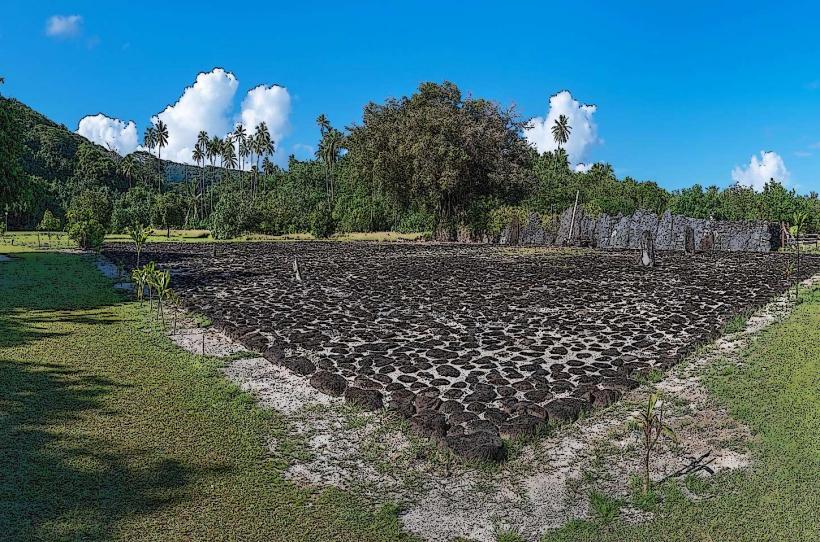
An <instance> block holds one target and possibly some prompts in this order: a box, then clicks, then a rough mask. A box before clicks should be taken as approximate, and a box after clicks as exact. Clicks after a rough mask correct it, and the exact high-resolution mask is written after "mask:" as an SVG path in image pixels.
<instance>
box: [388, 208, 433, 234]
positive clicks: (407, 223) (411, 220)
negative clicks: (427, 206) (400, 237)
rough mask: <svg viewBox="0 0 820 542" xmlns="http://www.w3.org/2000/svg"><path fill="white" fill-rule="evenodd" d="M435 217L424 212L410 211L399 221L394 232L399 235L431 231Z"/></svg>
mask: <svg viewBox="0 0 820 542" xmlns="http://www.w3.org/2000/svg"><path fill="white" fill-rule="evenodd" d="M434 221H435V217H433V215H431V214H430V213H428V212H425V211H410V212H409V213H407V214H406V215H404V216H403V217H402V218H401V220H400V221H399V225H398V226H397V227H396V230H397V231H399V232H401V233H416V232H427V231H433V222H434Z"/></svg>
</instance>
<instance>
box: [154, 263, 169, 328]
mask: <svg viewBox="0 0 820 542" xmlns="http://www.w3.org/2000/svg"><path fill="white" fill-rule="evenodd" d="M153 279H154V280H153V283H154V290H156V292H157V315H158V316H159V318H160V319H161V320H162V323H163V325H164V324H165V311H164V309H163V305H162V302H163V301H164V300H165V299H166V298H167V296H168V292H169V291H170V289H171V288H170V286H171V273H170V272H169V271H159V270H157V271H155V272H154V277H153Z"/></svg>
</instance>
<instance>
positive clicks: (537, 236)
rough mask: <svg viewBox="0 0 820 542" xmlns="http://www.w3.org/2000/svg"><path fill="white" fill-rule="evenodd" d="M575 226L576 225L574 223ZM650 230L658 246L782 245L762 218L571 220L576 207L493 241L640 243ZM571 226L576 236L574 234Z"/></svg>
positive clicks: (643, 215) (639, 215)
mask: <svg viewBox="0 0 820 542" xmlns="http://www.w3.org/2000/svg"><path fill="white" fill-rule="evenodd" d="M571 226H572V227H571ZM646 230H649V231H651V232H652V234H653V236H654V237H655V243H656V248H657V249H658V250H680V251H683V250H687V232H688V231H690V232H691V241H692V244H691V249H692V252H694V251H695V250H696V249H699V250H702V251H711V250H718V251H733V252H734V251H741V252H742V251H748V252H770V251H773V250H776V249H778V248H780V236H779V235H778V231H779V226H778V225H777V224H776V223H770V222H763V221H731V220H709V219H701V218H687V217H683V216H674V215H672V214H671V213H670V212H669V211H667V212H666V213H664V214H663V215H661V216H658V215H656V214H655V213H653V212H651V211H645V210H639V211H636V212H635V213H634V214H632V215H630V216H621V215H618V216H610V215H606V214H602V215H598V216H590V215H587V214H586V213H585V212H584V211H583V209H580V208H579V209H578V211H577V212H576V215H575V221H574V224H573V222H572V208H569V209H567V210H565V211H564V212H563V213H561V215H560V216H558V217H557V219H556V220H552V221H551V220H546V221H545V220H542V218H541V217H539V216H538V215H537V214H535V213H532V214H530V216H529V218H528V221H527V223H526V225H523V226H522V225H518V224H511V225H509V226H507V227H506V228H504V229H503V230H502V231H501V233H500V234H499V235H498V236H496V237H495V238H494V239H491V241H494V242H497V243H500V244H506V245H584V246H591V247H597V248H629V249H637V248H640V242H641V234H642V233H643V232H644V231H646ZM570 231H572V236H571V237H570Z"/></svg>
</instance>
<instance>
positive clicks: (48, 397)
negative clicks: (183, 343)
mask: <svg viewBox="0 0 820 542" xmlns="http://www.w3.org/2000/svg"><path fill="white" fill-rule="evenodd" d="M6 248H7V247H0V252H4V251H5V252H8V251H7V250H5V249H6ZM14 257H15V259H14V260H13V261H11V262H3V263H0V533H2V534H0V539H2V540H4V541H5V540H10V541H14V540H20V541H22V540H26V541H28V540H163V541H164V540H277V541H280V540H281V541H290V540H293V541H299V540H305V541H314V540H345V541H347V540H384V541H388V540H389V541H392V540H406V539H408V538H409V537H408V536H407V535H404V534H403V533H401V531H400V528H399V524H398V520H397V510H398V509H397V508H396V507H395V506H391V505H389V504H388V505H383V504H384V503H381V504H379V503H371V502H367V501H364V500H360V499H358V498H356V497H353V496H351V495H350V494H347V493H344V492H341V491H338V490H333V489H327V490H320V489H311V488H304V487H299V486H297V485H295V484H293V483H290V482H288V481H286V480H284V479H283V476H282V472H283V470H284V468H286V465H287V464H288V460H289V458H290V456H291V454H294V453H295V450H298V443H297V442H294V441H292V440H291V439H290V437H288V431H287V427H286V426H285V422H284V421H283V420H282V419H281V418H279V417H278V416H277V415H276V414H275V413H273V412H271V411H266V410H262V409H259V408H257V407H255V406H254V402H253V400H252V398H251V397H250V396H248V395H247V394H244V393H241V392H240V391H239V390H238V389H237V388H236V387H235V386H233V385H231V384H229V383H228V382H227V381H226V380H224V379H223V378H222V377H221V375H220V373H219V372H218V362H217V361H216V360H213V359H210V358H203V357H200V356H196V355H191V354H188V353H186V352H184V351H181V350H180V349H178V348H176V347H175V346H173V345H172V344H171V343H170V341H169V340H168V339H167V337H165V336H164V335H162V334H161V333H158V332H155V331H152V326H150V325H148V320H147V318H148V316H147V314H146V310H145V309H144V308H141V307H140V306H139V305H138V304H136V303H134V302H130V301H127V300H125V299H123V298H122V297H120V295H119V294H117V293H115V292H114V291H113V289H112V288H111V284H110V282H109V281H108V280H106V279H105V278H103V277H102V276H101V275H100V274H99V273H98V272H97V271H96V270H95V269H94V266H93V263H92V262H93V260H92V258H91V257H90V256H85V255H75V254H60V253H48V252H19V251H17V252H15V254H14ZM268 435H272V436H274V437H275V438H276V439H277V440H278V446H277V449H276V452H275V453H273V454H271V453H269V452H268V451H267V449H266V448H265V447H264V446H263V442H265V438H266V436H268Z"/></svg>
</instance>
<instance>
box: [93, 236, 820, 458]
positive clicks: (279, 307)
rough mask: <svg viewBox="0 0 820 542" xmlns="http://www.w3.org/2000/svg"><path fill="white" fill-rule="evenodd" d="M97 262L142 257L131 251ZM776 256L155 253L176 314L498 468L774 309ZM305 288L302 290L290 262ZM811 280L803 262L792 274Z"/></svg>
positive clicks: (436, 248)
mask: <svg viewBox="0 0 820 542" xmlns="http://www.w3.org/2000/svg"><path fill="white" fill-rule="evenodd" d="M103 253H104V255H106V256H107V257H108V258H110V259H111V260H113V261H121V262H123V263H124V264H125V267H126V268H130V267H131V266H133V265H134V263H135V257H134V251H133V246H132V245H130V244H125V243H111V244H108V245H106V246H105V247H104V250H103ZM792 258H793V257H792V256H791V255H786V254H774V253H772V254H751V253H703V254H696V255H694V256H689V255H686V254H683V253H676V252H675V253H673V252H660V253H659V264H658V266H657V267H655V268H643V267H640V266H639V265H637V264H636V253H635V252H634V251H564V250H558V249H531V248H530V249H512V248H501V247H494V246H470V245H423V244H368V243H335V242H327V243H317V242H308V243H236V244H232V243H225V244H222V243H220V244H217V245H216V255H214V253H213V245H205V244H174V243H156V244H151V245H149V246H147V247H146V248H145V249H144V250H143V254H142V257H141V261H142V262H147V261H155V262H157V264H158V265H159V266H160V267H163V268H167V269H170V270H171V271H172V276H173V279H172V286H173V288H174V290H175V291H176V292H177V293H178V294H179V295H180V296H181V298H182V299H183V302H184V305H185V307H186V309H188V310H189V311H191V312H193V313H200V314H203V315H205V316H207V317H209V318H210V319H211V320H212V322H213V325H214V326H215V327H217V328H218V329H220V330H222V331H223V332H224V333H225V334H226V335H227V336H228V337H230V338H232V339H235V340H237V341H238V342H240V343H241V344H242V345H243V346H245V347H246V348H248V349H249V350H252V351H256V352H259V353H261V354H262V355H263V356H264V358H265V359H267V360H268V361H270V362H271V363H273V364H275V365H277V366H282V367H284V368H286V369H287V370H289V371H290V372H291V373H293V374H295V375H299V377H300V378H303V379H305V381H307V382H309V383H310V385H311V386H313V387H314V388H316V389H317V390H319V391H321V392H323V393H325V394H327V395H329V396H334V397H343V398H344V400H346V401H347V402H350V403H353V404H355V405H358V406H360V407H362V408H364V409H366V410H378V409H381V408H383V407H386V408H388V409H391V410H393V411H396V412H398V413H399V414H401V415H402V416H404V417H406V418H408V419H409V422H410V425H411V427H412V428H413V429H414V430H416V431H417V432H419V433H420V434H422V435H425V436H430V437H432V438H434V439H437V440H440V441H442V442H443V443H446V445H447V446H449V447H450V448H451V449H452V450H453V451H454V452H456V453H458V454H460V455H462V456H464V457H465V458H467V459H484V460H500V459H502V458H503V455H504V446H503V443H502V440H501V439H502V437H509V438H515V437H519V436H525V437H527V436H534V435H537V434H539V433H541V432H542V430H543V429H544V428H546V427H547V424H554V423H566V422H572V421H575V420H576V419H577V418H578V417H579V416H581V415H582V414H584V413H585V412H588V411H589V410H590V409H592V408H594V407H602V406H606V405H609V404H611V403H612V402H614V401H617V400H618V399H619V398H620V397H621V395H623V394H624V393H625V392H627V391H628V390H630V389H632V388H635V387H636V386H637V385H638V380H639V379H640V378H641V377H642V376H644V375H646V374H647V373H649V372H650V371H652V370H653V369H658V370H661V371H664V370H666V369H668V368H670V367H672V366H673V365H675V364H676V363H677V362H678V361H680V360H681V359H682V358H683V357H685V356H686V355H687V354H689V353H690V352H692V351H693V350H694V349H695V348H697V347H698V346H699V345H701V344H703V343H705V342H707V341H709V340H711V339H714V338H715V337H716V336H717V335H719V334H720V332H721V330H722V327H723V325H724V324H725V323H726V322H727V321H728V320H729V319H730V318H731V317H732V316H734V315H736V314H739V313H744V312H746V311H749V310H751V309H754V308H758V307H761V306H763V305H764V304H766V302H767V301H769V300H770V299H771V298H772V297H774V296H776V295H779V294H781V293H783V292H784V291H785V290H786V289H787V287H788V285H789V284H790V280H789V279H788V278H787V274H786V270H787V267H788V262H789V261H790V260H791V259H792ZM295 260H296V261H298V265H299V269H300V275H301V278H302V280H301V281H299V280H297V276H296V273H295V272H294V261H295ZM818 271H820V258H818V257H812V256H809V257H805V258H804V259H803V261H802V264H801V276H804V277H805V276H810V275H812V274H814V273H816V272H818Z"/></svg>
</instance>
